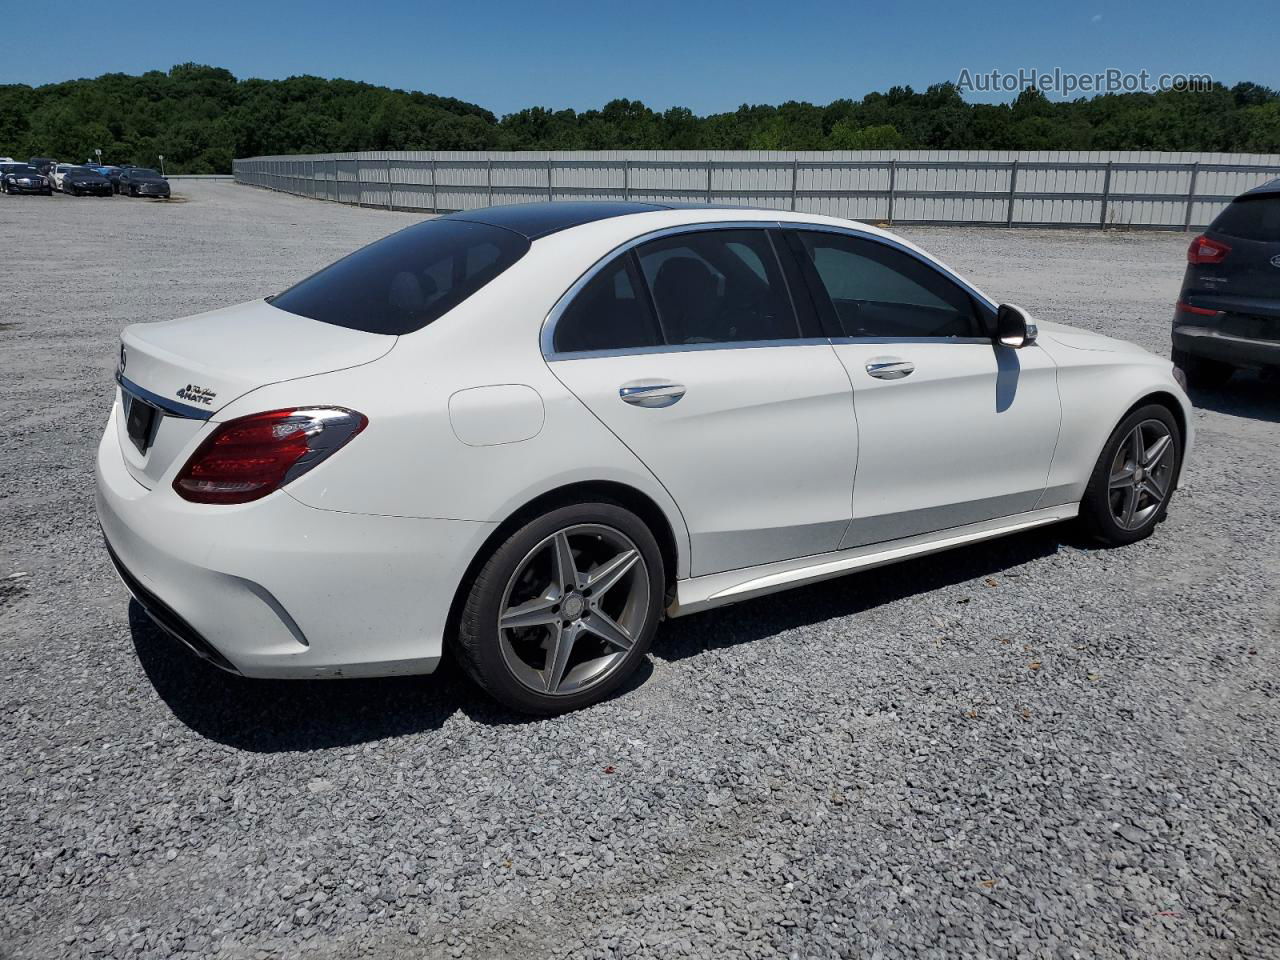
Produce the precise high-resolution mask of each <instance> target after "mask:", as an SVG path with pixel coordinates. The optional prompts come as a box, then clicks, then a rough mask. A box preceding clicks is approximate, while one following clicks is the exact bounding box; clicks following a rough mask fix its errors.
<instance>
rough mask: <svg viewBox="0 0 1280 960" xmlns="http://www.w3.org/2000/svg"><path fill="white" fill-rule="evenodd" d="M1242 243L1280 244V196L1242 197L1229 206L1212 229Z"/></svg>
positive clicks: (1214, 222)
mask: <svg viewBox="0 0 1280 960" xmlns="http://www.w3.org/2000/svg"><path fill="white" fill-rule="evenodd" d="M1209 230H1210V231H1211V232H1213V233H1224V234H1226V235H1227V236H1229V237H1239V238H1240V239H1242V240H1268V241H1273V242H1275V243H1280V194H1261V195H1258V196H1253V197H1241V198H1240V199H1239V200H1234V201H1232V202H1231V203H1230V204H1228V205H1227V208H1226V209H1225V210H1223V211H1222V213H1220V214H1218V219H1217V220H1215V221H1213V226H1212V227H1210V228H1209Z"/></svg>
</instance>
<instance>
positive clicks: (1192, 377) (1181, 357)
mask: <svg viewBox="0 0 1280 960" xmlns="http://www.w3.org/2000/svg"><path fill="white" fill-rule="evenodd" d="M1173 365H1174V366H1175V367H1177V368H1178V369H1179V370H1181V371H1182V372H1183V373H1184V374H1186V377H1187V386H1189V387H1191V388H1193V389H1196V390H1212V389H1213V388H1214V387H1220V386H1222V385H1223V384H1224V383H1226V382H1227V381H1228V380H1230V379H1231V374H1232V373H1234V372H1235V368H1234V367H1232V366H1231V364H1229V363H1223V362H1222V361H1220V360H1209V359H1206V358H1205V357H1197V356H1195V355H1194V354H1190V353H1187V352H1186V351H1183V350H1174V351H1173Z"/></svg>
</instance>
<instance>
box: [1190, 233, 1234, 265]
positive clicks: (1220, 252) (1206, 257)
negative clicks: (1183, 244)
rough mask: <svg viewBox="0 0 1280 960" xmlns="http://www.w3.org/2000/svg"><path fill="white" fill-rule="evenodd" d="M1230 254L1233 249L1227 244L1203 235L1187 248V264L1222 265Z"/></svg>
mask: <svg viewBox="0 0 1280 960" xmlns="http://www.w3.org/2000/svg"><path fill="white" fill-rule="evenodd" d="M1230 252H1231V248H1230V247H1228V246H1227V245H1226V244H1225V243H1220V242H1218V241H1217V240H1210V239H1209V238H1208V237H1206V236H1204V235H1203V234H1201V235H1200V236H1198V237H1196V238H1195V239H1194V240H1192V241H1191V246H1189V247H1187V263H1221V262H1222V261H1223V260H1225V259H1226V258H1227V254H1228V253H1230Z"/></svg>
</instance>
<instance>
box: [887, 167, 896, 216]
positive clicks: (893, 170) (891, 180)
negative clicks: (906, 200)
mask: <svg viewBox="0 0 1280 960" xmlns="http://www.w3.org/2000/svg"><path fill="white" fill-rule="evenodd" d="M897 182H898V158H897V157H893V158H891V159H890V160H889V216H888V217H886V218H885V223H893V191H894V188H895V187H896V186H897Z"/></svg>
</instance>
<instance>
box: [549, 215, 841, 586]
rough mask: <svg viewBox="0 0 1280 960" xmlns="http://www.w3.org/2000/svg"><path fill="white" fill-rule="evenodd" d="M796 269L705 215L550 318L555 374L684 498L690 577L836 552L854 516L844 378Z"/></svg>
mask: <svg viewBox="0 0 1280 960" xmlns="http://www.w3.org/2000/svg"><path fill="white" fill-rule="evenodd" d="M788 269H789V270H793V271H794V270H795V266H794V263H793V262H788V263H787V264H786V266H784V264H783V263H782V262H780V260H779V259H778V257H777V255H776V252H775V247H774V239H773V238H772V237H771V235H770V233H769V232H767V231H766V230H765V229H763V228H751V227H743V226H741V225H731V227H729V228H715V227H708V226H706V225H703V226H700V227H699V228H697V229H692V230H682V231H676V232H672V233H670V234H669V235H663V236H660V237H656V238H653V239H650V240H648V241H647V242H644V243H641V244H639V245H638V246H636V247H634V248H633V249H631V250H627V251H625V252H622V253H620V254H618V255H616V256H615V257H614V258H613V259H612V260H610V261H609V262H608V263H607V264H606V265H605V266H604V267H602V268H601V269H599V270H597V271H595V272H594V273H592V274H589V275H588V276H587V277H585V278H584V279H583V280H581V281H579V283H578V285H577V286H576V287H575V289H574V290H572V291H570V293H569V294H567V295H566V297H565V298H564V299H563V300H562V301H561V306H558V307H557V310H556V311H555V312H553V314H552V316H551V317H550V318H549V321H548V328H547V331H546V335H545V336H544V350H545V352H546V353H547V358H548V360H549V362H550V367H551V369H552V370H553V371H554V373H555V374H556V376H557V377H559V379H560V380H561V381H562V382H563V383H564V384H565V386H566V387H568V389H569V390H571V391H572V392H573V393H574V394H575V395H576V396H577V397H578V398H579V399H580V400H581V401H582V402H583V403H584V404H586V405H587V407H589V408H590V409H591V411H592V412H593V413H594V414H595V415H596V416H597V417H599V419H600V420H601V421H602V422H603V423H604V424H605V425H606V426H607V427H608V428H609V429H610V430H612V431H613V433H614V434H616V435H617V436H618V437H619V438H620V439H621V440H622V442H623V443H625V444H626V445H627V446H628V447H629V448H630V449H631V450H632V451H633V452H634V453H635V454H636V455H637V456H638V457H639V458H640V459H641V460H642V461H643V462H644V463H645V464H646V465H647V466H648V467H649V469H650V470H652V471H653V473H654V475H655V476H656V477H657V478H658V480H659V481H660V482H661V483H662V484H663V485H664V486H665V487H666V488H667V490H668V491H669V492H670V494H671V496H672V498H673V499H674V500H675V501H676V503H677V505H678V506H679V507H680V510H681V513H682V514H683V515H684V519H685V523H686V525H687V527H688V529H689V534H690V540H691V543H690V561H691V562H690V569H691V572H692V574H693V575H695V576H696V575H701V574H707V573H715V572H719V571H722V570H729V569H735V568H740V567H748V566H753V565H756V564H760V563H767V562H770V561H774V560H785V559H791V558H794V557H801V556H807V555H811V554H819V553H826V552H829V551H832V550H835V549H836V548H837V547H838V546H839V544H840V541H841V539H842V538H843V536H844V534H845V530H846V528H847V527H848V525H849V512H850V496H849V491H850V483H851V480H852V477H853V470H854V464H855V461H856V457H857V426H856V423H855V421H854V417H853V408H852V397H851V390H850V385H849V378H848V375H847V374H846V373H845V371H844V367H843V366H842V365H841V363H840V361H839V360H838V359H837V358H836V355H835V352H834V350H833V349H832V347H831V345H830V343H829V342H828V341H827V340H826V339H825V337H823V336H821V331H820V329H819V328H818V327H817V325H816V318H815V317H814V316H813V314H812V309H811V308H809V310H808V311H807V312H804V311H802V312H801V313H800V314H799V315H798V314H797V311H796V309H795V307H794V306H793V302H792V297H791V287H792V286H794V285H795V284H796V283H797V282H799V281H796V280H795V278H794V277H793V282H792V283H790V284H789V283H788V280H787V278H786V276H785V274H784V270H788ZM805 302H806V303H807V301H805Z"/></svg>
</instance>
